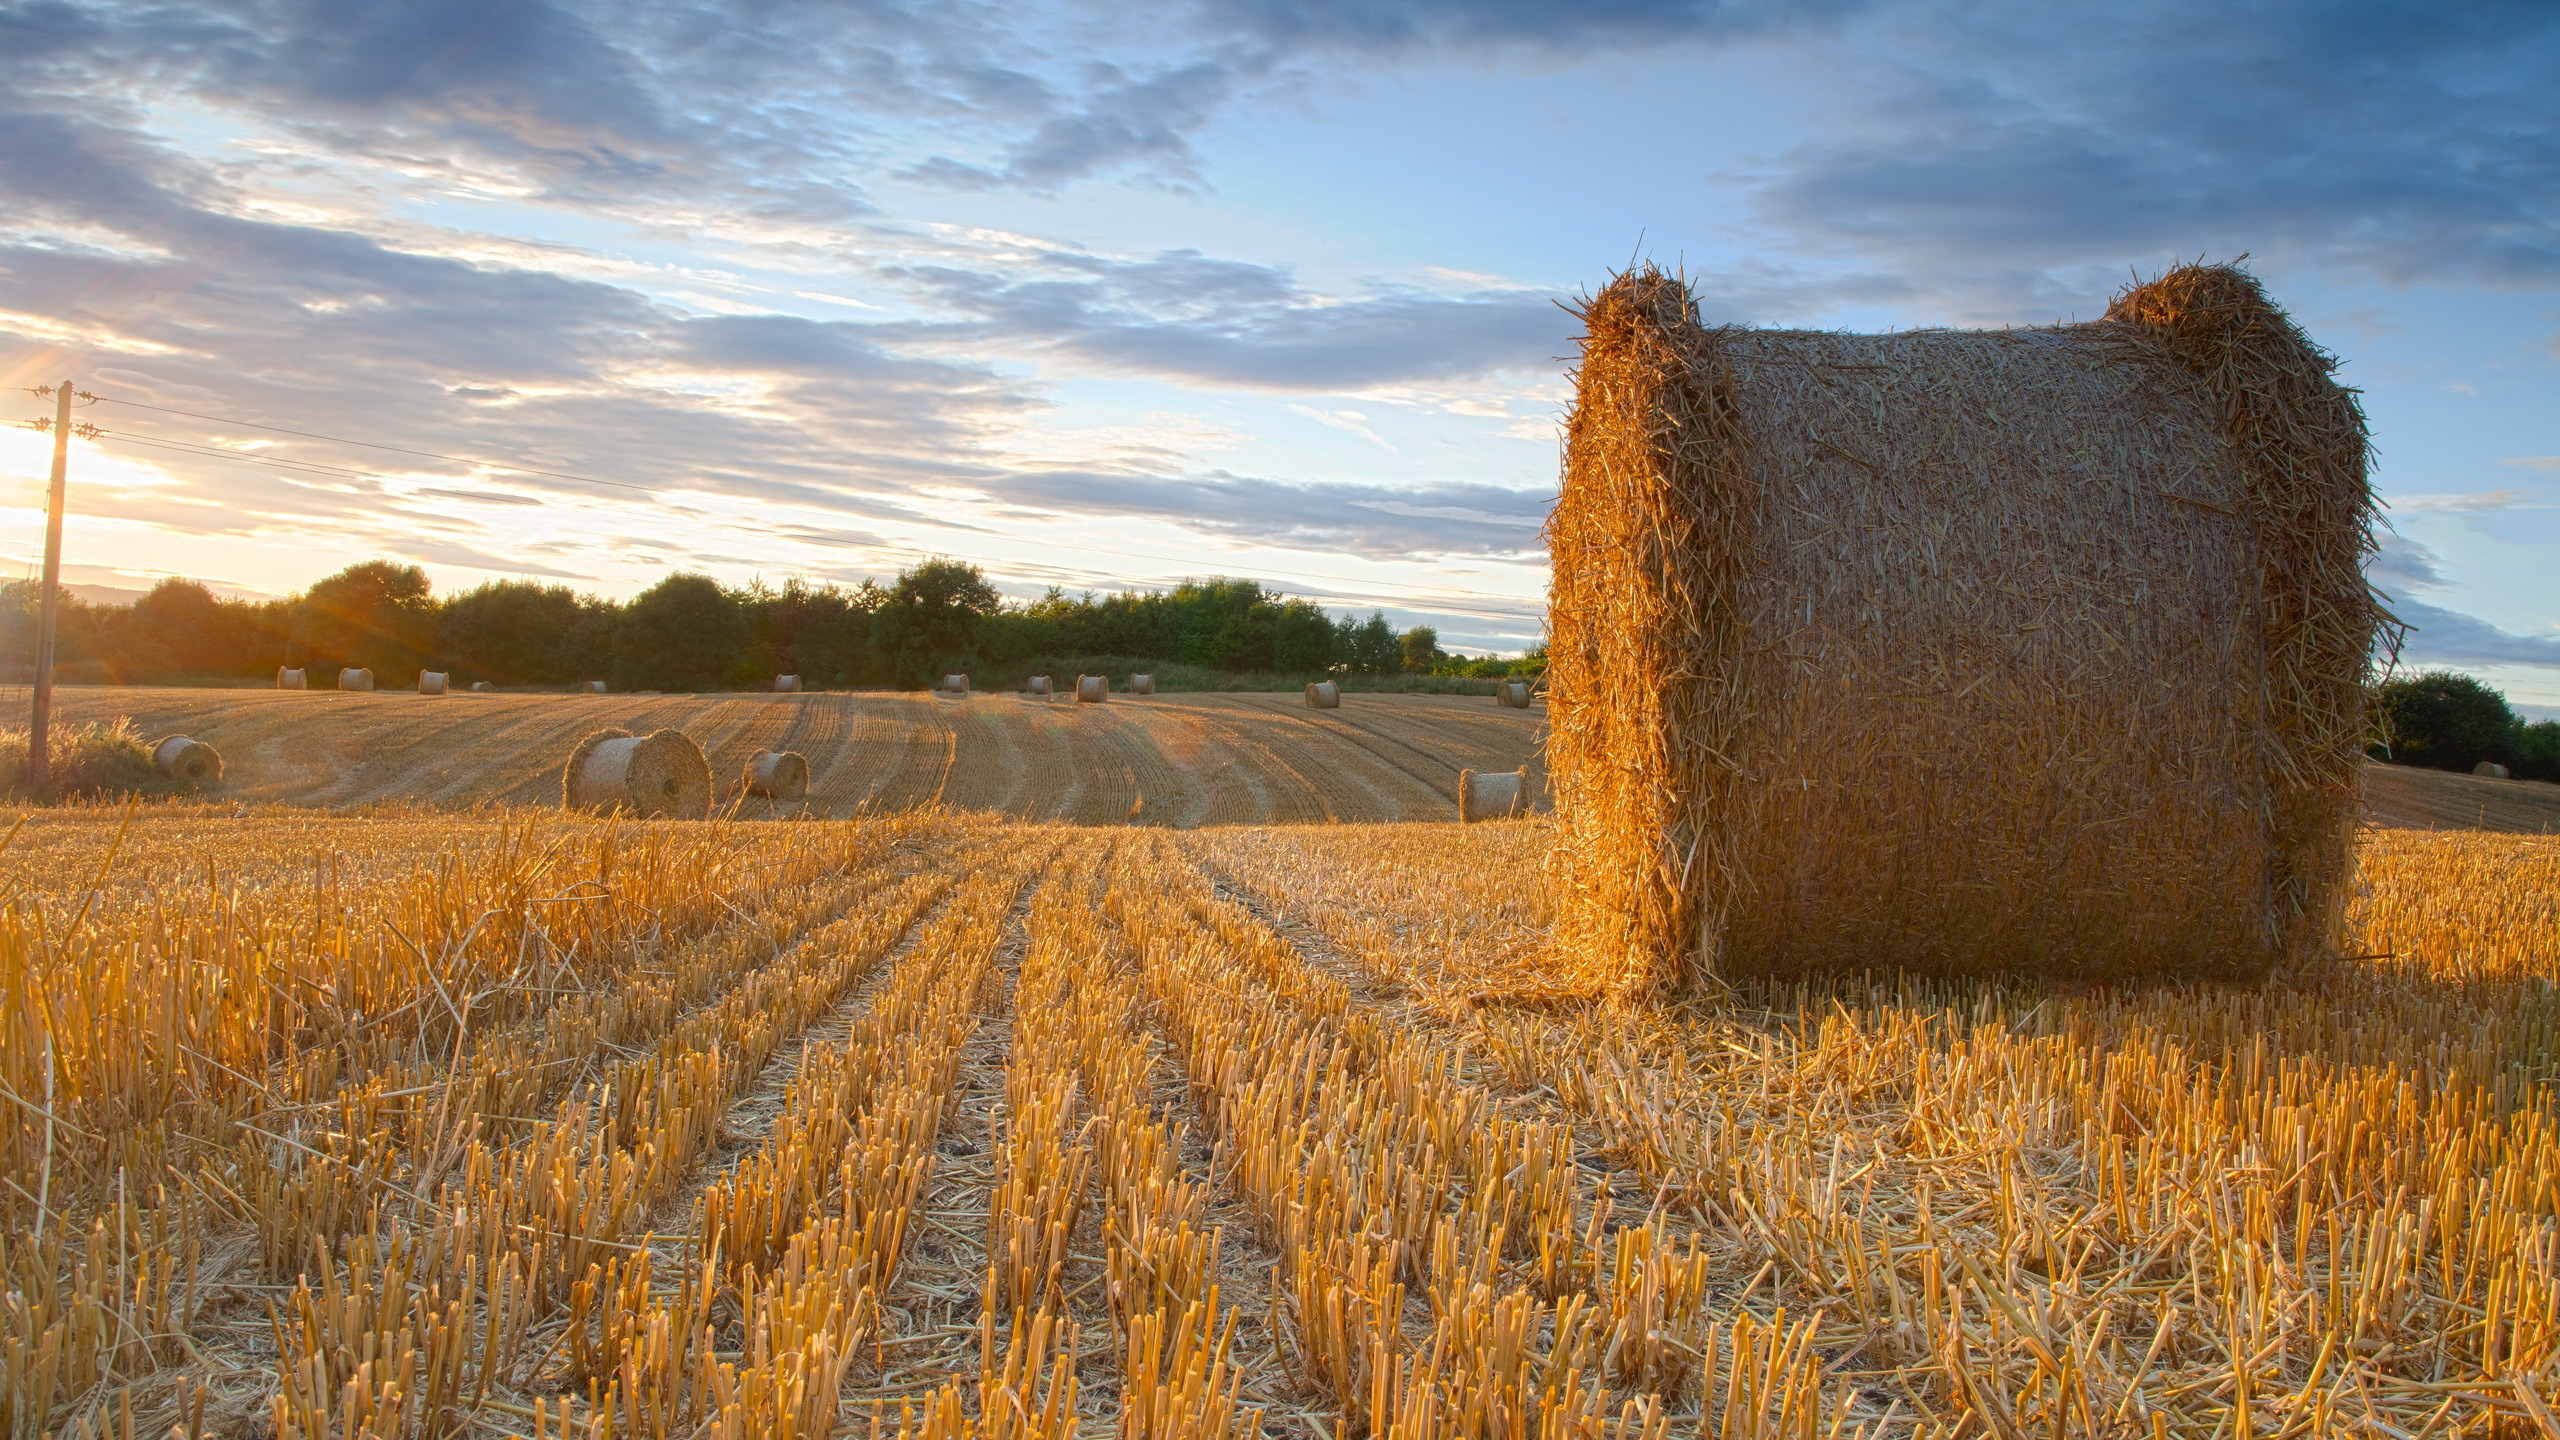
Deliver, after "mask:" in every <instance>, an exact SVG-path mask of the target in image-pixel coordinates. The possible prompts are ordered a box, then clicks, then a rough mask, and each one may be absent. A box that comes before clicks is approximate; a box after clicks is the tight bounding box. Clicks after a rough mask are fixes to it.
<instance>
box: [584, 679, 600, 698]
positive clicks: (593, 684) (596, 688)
mask: <svg viewBox="0 0 2560 1440" xmlns="http://www.w3.org/2000/svg"><path fill="white" fill-rule="evenodd" d="M578 692H579V693H580V694H582V695H601V694H603V693H604V682H603V681H601V680H581V681H579V682H578Z"/></svg>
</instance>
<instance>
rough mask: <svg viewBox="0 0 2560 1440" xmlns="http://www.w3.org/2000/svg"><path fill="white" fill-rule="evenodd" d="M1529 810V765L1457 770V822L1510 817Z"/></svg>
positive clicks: (1468, 823) (1470, 822) (1469, 823)
mask: <svg viewBox="0 0 2560 1440" xmlns="http://www.w3.org/2000/svg"><path fill="white" fill-rule="evenodd" d="M1528 813H1529V767H1528V766H1526V765H1523V766H1521V767H1520V768H1519V769H1517V770H1461V771H1459V772H1458V823H1459V824H1461V825H1471V824H1474V823H1475V822H1476V821H1478V820H1509V819H1511V818H1513V817H1514V816H1519V815H1526V814H1528Z"/></svg>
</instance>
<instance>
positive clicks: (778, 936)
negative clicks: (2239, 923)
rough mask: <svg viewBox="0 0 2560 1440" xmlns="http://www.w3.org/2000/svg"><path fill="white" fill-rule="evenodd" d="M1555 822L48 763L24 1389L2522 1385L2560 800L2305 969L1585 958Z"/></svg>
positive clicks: (615, 1410)
mask: <svg viewBox="0 0 2560 1440" xmlns="http://www.w3.org/2000/svg"><path fill="white" fill-rule="evenodd" d="M1549 833H1550V832H1549V831H1548V829H1547V827H1546V826H1545V825H1544V824H1543V823H1542V822H1536V821H1529V822H1511V823H1501V824H1493V825H1479V826H1472V827H1464V828H1461V827H1458V826H1454V825H1438V824H1405V825H1394V826H1353V825H1320V826H1299V827H1267V828H1242V827H1237V828H1210V829H1203V830H1198V831H1191V832H1181V831H1174V830H1169V829H1162V828H1151V827H1130V826H1119V827H1078V826H1068V825H1054V824H1052V825H1041V824H1022V823H1009V822H1003V821H999V820H994V819H990V818H985V817H977V816H967V815H958V814H954V813H950V812H945V811H931V810H925V811H913V812H909V813H904V814H893V815H888V816H883V817H876V818H868V819H865V820H862V821H859V822H855V823H850V824H806V825H794V826H786V827H768V826H740V825H725V824H719V823H703V824H667V823H656V824H629V823H619V824H618V823H615V822H612V821H606V820H595V819H585V818H575V817H557V816H543V815H533V814H516V815H511V816H496V817H491V816H477V817H471V816H462V817H457V816H445V815H427V814H411V815H407V816H401V815H393V814H376V815H373V816H368V817H346V816H330V815H321V814H316V813H313V812H310V811H307V810H301V811H298V810H294V809H289V808H284V807H263V806H262V807H247V808H244V809H242V810H240V811H239V812H237V813H233V812H232V811H231V810H229V809H227V808H226V809H225V810H222V811H220V812H208V811H206V810H203V809H196V810H192V811H184V810H181V811H171V812H168V813H166V814H158V815H153V814H144V815H141V816H139V817H137V818H135V819H133V820H132V821H131V823H130V824H129V825H128V824H126V823H125V822H124V820H123V818H122V817H121V816H120V815H119V814H118V813H117V812H115V811H114V810H111V809H99V810H91V811H64V812H54V813H51V814H46V815H41V816H38V817H35V818H33V819H31V820H30V821H29V822H28V823H27V824H26V825H25V826H24V827H22V828H21V829H19V830H18V831H17V832H15V833H14V835H13V836H12V838H11V841H10V843H9V845H8V848H7V849H5V850H0V885H5V886H6V887H7V888H8V892H9V896H10V903H9V905H8V906H7V908H6V909H5V911H0V1026H5V1027H6V1028H5V1031H0V1072H5V1073H0V1083H5V1085H6V1087H7V1094H6V1096H5V1097H0V1105H5V1110H0V1179H5V1182H6V1183H5V1186H0V1220H5V1236H6V1238H5V1240H0V1264H5V1267H6V1269H7V1271H8V1278H7V1279H6V1281H5V1285H6V1296H5V1307H6V1308H5V1314H4V1315H0V1319H4V1320H5V1330H0V1365H5V1367H6V1371H5V1375H4V1376H0V1379H5V1382H6V1389H5V1395H6V1404H7V1407H8V1408H7V1410H6V1412H5V1414H0V1421H4V1422H5V1425H0V1428H5V1430H6V1432H7V1433H8V1434H9V1435H11V1436H34V1435H41V1434H78V1433H83V1432H84V1431H85V1432H86V1433H90V1434H137V1435H140V1434H152V1435H161V1434H167V1433H169V1432H170V1431H171V1429H172V1427H175V1428H176V1430H177V1432H178V1433H180V1434H186V1435H197V1434H225V1435H244V1436H246V1435H267V1434H276V1435H289V1436H320V1435H330V1436H339V1435H345V1436H355V1435H379V1436H406V1437H443V1436H461V1435H479V1436H493V1437H494V1436H500V1435H546V1436H547V1435H552V1434H577V1435H582V1436H589V1437H598V1440H601V1437H604V1436H607V1435H612V1436H635V1435H649V1436H685V1437H693V1436H729V1437H747V1436H784V1437H788V1436H803V1437H815V1436H821V1435H826V1434H829V1433H839V1434H855V1435H868V1434H870V1433H871V1431H872V1427H873V1425H874V1423H875V1418H876V1420H877V1422H878V1424H879V1425H880V1427H881V1429H882V1431H883V1432H884V1433H896V1432H900V1431H909V1432H912V1433H915V1434H919V1435H934V1436H961V1435H974V1436H1007V1437H1057V1436H1065V1435H1068V1434H1070V1433H1083V1434H1087V1435H1125V1436H1149V1437H1177V1436H1182V1437H1193V1436H1197V1437H1229V1436H1234V1437H1240V1436H1245V1435H1249V1434H1253V1433H1256V1431H1257V1429H1258V1430H1259V1432H1260V1433H1264V1434H1270V1435H1275V1436H1305V1437H1310V1440H1313V1437H1324V1440H1350V1437H1359V1436H1380V1437H1402V1440H1422V1437H1467V1440H1497V1437H1532V1436H1534V1437H1550V1436H1553V1437H1563V1436H1577V1437H1581V1436H1630V1437H1632V1436H1640V1435H1641V1436H1663V1435H1670V1434H1682V1435H1688V1434H1707V1435H1717V1436H1773V1437H1774V1436H1785V1437H1815V1436H1825V1435H1833V1434H1849V1433H1861V1432H1863V1433H1867V1434H1874V1435H1893V1436H1902V1435H1932V1436H1941V1437H1952V1436H2000V1437H2024V1436H2037V1437H2043V1436H2052V1435H2123V1436H2146V1435H2161V1434H2173V1435H2179V1436H2187V1437H2194V1440H2207V1437H2214V1436H2227V1437H2237V1436H2259V1437H2267V1436H2277V1435H2331V1434H2369V1435H2376V1436H2385V1437H2389V1436H2400V1435H2406V1436H2419V1435H2434V1436H2442V1435H2452V1434H2467V1435H2488V1434H2498V1435H2507V1436H2526V1435H2535V1434H2548V1433H2551V1431H2552V1428H2553V1421H2552V1419H2551V1416H2550V1408H2549V1407H2550V1405H2551V1404H2552V1403H2553V1397H2554V1396H2555V1394H2556V1393H2560V1289H2555V1280H2554V1276H2555V1274H2560V1221H2556V1220H2555V1216H2560V1122H2555V1115H2554V1085H2555V1083H2560V990H2555V986H2554V983H2553V982H2554V978H2555V973H2556V972H2560V909H2556V908H2555V907H2554V905H2553V904H2552V902H2551V899H2550V897H2551V896H2552V895H2553V894H2554V893H2556V892H2555V886H2560V848H2556V847H2560V842H2555V841H2551V840H2544V839H2539V838H2528V837H2516V836H2505V835H2492V834H2479V833H2470V834H2423V833H2413V832H2405V831H2383V832H2376V833H2374V834H2372V835H2370V836H2369V837H2368V838H2367V841H2366V844H2365V847H2364V854H2363V873H2364V877H2365V885H2364V890H2363V893H2362V895H2361V896H2360V898H2359V900H2358V901H2357V907H2356V921H2357V924H2358V926H2359V932H2360V934H2361V936H2362V939H2363V944H2364V945H2365V947H2366V950H2367V951H2368V952H2370V953H2368V954H2366V955H2365V956H2364V957H2363V958H2360V959H2357V960H2353V961H2349V962H2345V963H2342V964H2339V965H2337V966H2334V967H2331V968H2328V969H2324V970H2322V971H2319V972H2317V973H2305V974H2297V975H2291V976H2286V977H2283V978H2282V979H2280V980H2279V981H2277V982H2275V983H2272V984H2268V985H2265V986H2258V987H2246V988H2231V987H2214V986H2195V985H2174V984H2164V985H2159V986H2151V987H2141V988H2117V989H2105V988H2091V989H2080V988H2072V989H2064V988H2057V987H2047V986H2038V985H2034V984H2028V983H2018V984H2012V985H2007V986H1997V985H1981V984H1971V985H1938V984H1929V985H1922V984H1915V983H1911V982H1905V981H1899V980H1896V979H1893V978H1891V977H1886V976H1869V977H1851V978H1844V979H1836V980H1831V981H1826V982H1822V983H1819V984H1809V985H1803V986H1769V987H1760V988H1756V989H1752V990H1748V991H1745V992H1741V993H1738V994H1734V995H1730V996H1724V997H1720V998H1717V999H1715V1000H1712V1001H1706V1000H1701V1001H1693V1002H1691V1003H1688V1004H1685V1005H1680V1006H1669V1007H1654V1006H1635V1007H1610V1006H1605V1005H1599V1004H1594V1003H1589V1002H1584V1001H1578V1000H1576V999H1574V998H1573V997H1572V994H1571V992H1572V990H1573V988H1574V982H1576V981H1577V980H1579V979H1584V978H1587V977H1585V976H1578V975H1570V974H1565V973H1562V972H1558V971H1555V970H1551V969H1549V968H1548V967H1547V965H1546V962H1545V961H1544V960H1543V959H1542V957H1541V943H1542V939H1543V935H1544V931H1545V928H1546V925H1547V922H1548V916H1547V914H1546V911H1545V908H1544V903H1543V901H1542V898H1541V893H1540V886H1539V883H1538V879H1539V874H1540V869H1539V867H1540V862H1541V859H1542V856H1543V854H1544V851H1545V848H1546V845H1547V843H1548V837H1549ZM1524 1002H1525V1003H1524ZM1079 1427H1081V1429H1080V1430H1079Z"/></svg>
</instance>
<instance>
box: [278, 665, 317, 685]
mask: <svg viewBox="0 0 2560 1440" xmlns="http://www.w3.org/2000/svg"><path fill="white" fill-rule="evenodd" d="M276 688H277V689H279V690H308V689H310V688H311V679H310V677H309V676H307V675H305V674H303V673H302V672H301V671H299V670H293V669H288V668H287V667H285V666H282V665H279V666H277V667H276Z"/></svg>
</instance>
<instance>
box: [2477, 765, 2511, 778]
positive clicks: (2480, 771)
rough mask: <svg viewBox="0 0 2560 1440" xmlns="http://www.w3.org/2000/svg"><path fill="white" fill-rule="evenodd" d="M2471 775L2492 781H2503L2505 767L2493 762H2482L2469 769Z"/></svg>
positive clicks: (2505, 774)
mask: <svg viewBox="0 0 2560 1440" xmlns="http://www.w3.org/2000/svg"><path fill="white" fill-rule="evenodd" d="M2471 773H2472V774H2474V775H2485V776H2487V777H2488V778H2489V779H2492V780H2504V779H2506V778H2507V767H2506V766H2504V765H2501V764H2499V763H2498V762H2497V761H2495V760H2483V761H2481V762H2480V763H2479V764H2477V765H2474V766H2472V767H2471Z"/></svg>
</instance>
